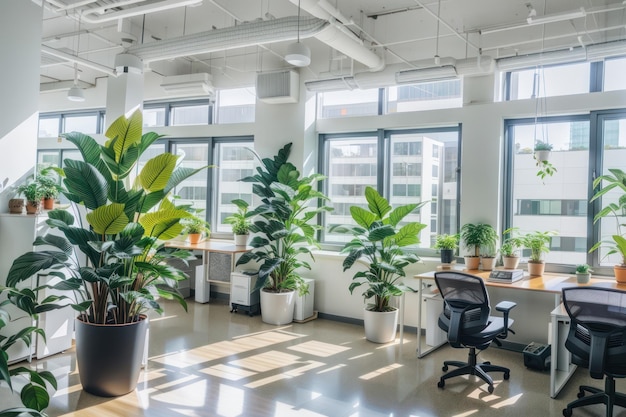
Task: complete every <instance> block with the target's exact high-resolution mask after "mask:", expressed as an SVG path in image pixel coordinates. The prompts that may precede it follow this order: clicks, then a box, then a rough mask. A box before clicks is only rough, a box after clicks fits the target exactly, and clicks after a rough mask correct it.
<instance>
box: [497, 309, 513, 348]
mask: <svg viewBox="0 0 626 417" xmlns="http://www.w3.org/2000/svg"><path fill="white" fill-rule="evenodd" d="M516 305H517V303H514V302H513V301H500V302H499V303H498V305H496V310H498V311H499V312H501V313H502V315H503V316H504V317H503V318H504V332H503V333H502V334H501V335H499V336H498V339H506V337H507V336H508V335H509V313H510V312H511V310H512V309H513V307H515V306H516ZM511 331H512V330H511Z"/></svg>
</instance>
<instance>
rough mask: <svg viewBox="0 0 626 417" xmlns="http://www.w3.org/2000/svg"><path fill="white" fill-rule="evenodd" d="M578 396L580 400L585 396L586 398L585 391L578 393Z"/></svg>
mask: <svg viewBox="0 0 626 417" xmlns="http://www.w3.org/2000/svg"><path fill="white" fill-rule="evenodd" d="M576 396H577V397H578V398H582V397H584V396H585V391H583V390H580V391H578V394H576Z"/></svg>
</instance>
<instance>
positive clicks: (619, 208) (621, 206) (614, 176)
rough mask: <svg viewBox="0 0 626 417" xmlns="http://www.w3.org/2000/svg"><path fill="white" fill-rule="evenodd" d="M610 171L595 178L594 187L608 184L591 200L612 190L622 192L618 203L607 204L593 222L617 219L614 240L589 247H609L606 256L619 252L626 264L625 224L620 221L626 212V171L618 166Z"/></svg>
mask: <svg viewBox="0 0 626 417" xmlns="http://www.w3.org/2000/svg"><path fill="white" fill-rule="evenodd" d="M609 172H610V174H606V175H601V176H599V177H598V178H596V179H595V180H593V188H594V189H596V188H598V187H599V186H600V184H601V183H602V182H605V183H606V186H604V187H602V188H599V189H598V190H597V191H596V192H595V194H594V195H593V197H592V198H591V200H590V201H589V202H594V201H595V200H597V199H599V198H600V197H602V196H604V195H606V194H607V193H608V192H610V191H612V190H616V191H618V192H620V193H621V195H620V196H619V197H618V199H617V203H608V204H606V205H605V206H604V207H602V209H600V211H599V212H598V214H596V215H595V217H594V218H593V222H594V223H596V222H598V221H599V220H600V219H602V218H605V217H613V218H614V219H615V225H616V234H614V235H612V239H613V240H612V241H610V240H605V241H600V242H596V244H595V245H593V246H592V247H591V249H589V252H593V251H595V250H597V249H598V248H600V247H605V248H607V249H608V252H607V253H606V255H605V257H606V256H609V255H613V254H619V256H620V257H621V258H622V262H621V265H622V266H626V239H625V238H624V232H623V231H622V226H624V224H623V223H621V222H620V216H623V215H624V214H625V213H626V173H625V172H624V171H622V170H621V169H617V168H612V169H609Z"/></svg>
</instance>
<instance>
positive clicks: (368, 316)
mask: <svg viewBox="0 0 626 417" xmlns="http://www.w3.org/2000/svg"><path fill="white" fill-rule="evenodd" d="M363 324H364V325H365V338H366V339H367V340H369V341H370V342H374V343H388V342H393V341H394V340H395V339H396V330H397V327H398V309H394V310H393V311H385V312H380V311H369V310H368V309H364V312H363Z"/></svg>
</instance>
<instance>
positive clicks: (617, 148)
mask: <svg viewBox="0 0 626 417" xmlns="http://www.w3.org/2000/svg"><path fill="white" fill-rule="evenodd" d="M601 129H602V139H603V140H602V142H603V145H604V146H603V150H602V160H603V174H610V172H609V169H612V168H617V169H621V170H626V169H625V165H626V163H625V161H626V117H624V116H622V117H619V118H618V117H610V118H602V119H601ZM606 185H607V183H604V184H603V186H606ZM623 193H624V192H623V191H622V190H621V189H619V188H618V189H615V190H611V191H609V192H608V193H607V194H605V195H604V196H602V198H601V206H602V207H606V206H607V205H608V204H610V203H615V204H617V205H618V206H619V205H620V202H619V201H618V199H619V197H620V195H623ZM621 214H622V215H624V214H626V213H621ZM618 221H619V223H620V224H624V223H626V220H625V217H623V216H621V217H619V218H618V219H616V218H615V217H613V216H607V217H604V218H602V219H601V220H600V222H599V223H600V240H602V241H606V242H613V239H612V236H613V235H615V234H617V233H618V228H617V222H618ZM625 230H626V228H625V227H624V226H622V233H624V231H625ZM607 252H608V249H607V248H606V247H603V248H600V249H599V251H598V262H599V264H600V265H602V266H613V265H617V264H620V263H621V257H620V256H619V255H618V254H613V255H610V256H606V254H607Z"/></svg>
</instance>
